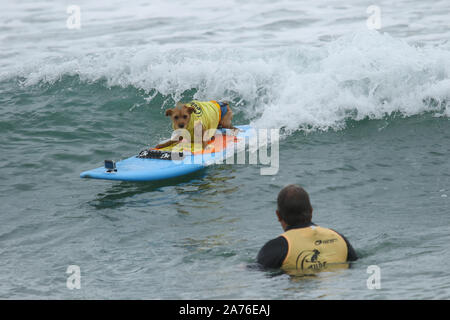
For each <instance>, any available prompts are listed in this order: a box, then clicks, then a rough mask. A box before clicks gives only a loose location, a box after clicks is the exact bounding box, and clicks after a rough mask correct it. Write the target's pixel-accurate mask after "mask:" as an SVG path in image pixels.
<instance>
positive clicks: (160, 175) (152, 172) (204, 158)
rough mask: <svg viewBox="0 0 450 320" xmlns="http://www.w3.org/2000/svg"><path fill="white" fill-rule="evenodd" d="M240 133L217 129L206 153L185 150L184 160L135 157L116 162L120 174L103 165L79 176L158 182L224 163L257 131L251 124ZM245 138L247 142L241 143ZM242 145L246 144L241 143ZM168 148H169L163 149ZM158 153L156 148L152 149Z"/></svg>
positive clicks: (245, 126)
mask: <svg viewBox="0 0 450 320" xmlns="http://www.w3.org/2000/svg"><path fill="white" fill-rule="evenodd" d="M236 128H238V129H239V130H240V131H239V132H238V133H237V134H236V135H233V134H232V131H231V130H229V129H218V130H217V132H216V135H215V136H214V137H215V139H214V140H213V141H211V142H210V143H209V144H208V147H207V148H205V150H201V151H195V150H194V151H193V150H191V148H189V150H188V149H184V150H183V158H182V159H181V160H163V159H151V158H139V157H138V156H133V157H130V158H127V159H125V160H121V161H118V162H117V163H116V170H117V171H108V170H107V169H106V168H105V167H104V166H103V167H99V168H96V169H93V170H89V171H85V172H82V173H81V174H80V177H81V178H90V179H103V180H118V181H157V180H164V179H169V178H174V177H178V176H182V175H186V174H190V173H192V172H195V171H198V170H200V169H203V168H205V167H207V166H209V165H212V164H215V163H219V162H221V161H222V162H223V160H224V159H226V158H227V157H229V156H234V154H235V153H236V152H238V151H240V148H242V147H244V148H245V139H246V137H250V138H251V137H252V136H253V135H254V134H255V130H252V127H251V126H249V125H244V126H236ZM242 139H244V141H242ZM240 142H243V143H240ZM164 149H167V148H164ZM150 150H156V149H150Z"/></svg>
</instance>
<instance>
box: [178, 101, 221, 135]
mask: <svg viewBox="0 0 450 320" xmlns="http://www.w3.org/2000/svg"><path fill="white" fill-rule="evenodd" d="M185 105H186V106H188V107H193V108H194V112H192V113H191V119H190V120H189V123H188V125H187V127H186V130H188V131H189V134H190V135H191V141H194V125H195V123H196V122H197V121H200V122H201V123H202V125H203V128H204V129H205V130H209V129H217V126H218V125H219V122H220V117H221V114H220V113H221V112H220V105H219V104H218V103H217V102H216V101H214V100H212V101H206V102H203V101H197V100H193V101H191V102H189V103H185ZM213 135H214V133H213V131H210V132H209V135H208V136H206V137H204V139H205V140H209V139H210V138H211V137H212V136H213Z"/></svg>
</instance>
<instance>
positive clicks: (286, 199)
mask: <svg viewBox="0 0 450 320" xmlns="http://www.w3.org/2000/svg"><path fill="white" fill-rule="evenodd" d="M277 203H278V212H279V213H280V216H281V218H282V219H283V220H284V222H286V223H287V224H288V225H289V226H295V225H299V224H305V223H310V222H311V219H312V207H311V203H310V202H309V195H308V193H307V192H306V191H305V190H304V189H303V188H302V187H300V186H298V185H295V184H290V185H288V186H286V187H284V188H283V189H282V190H281V191H280V193H279V194H278V199H277Z"/></svg>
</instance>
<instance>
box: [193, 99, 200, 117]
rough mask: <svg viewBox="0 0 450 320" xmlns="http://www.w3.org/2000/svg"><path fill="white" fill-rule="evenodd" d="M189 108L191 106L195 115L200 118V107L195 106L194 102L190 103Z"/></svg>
mask: <svg viewBox="0 0 450 320" xmlns="http://www.w3.org/2000/svg"><path fill="white" fill-rule="evenodd" d="M191 106H193V107H194V109H195V110H194V114H195V115H197V116H200V115H201V114H202V113H203V111H202V108H200V106H199V105H198V104H196V103H195V102H191Z"/></svg>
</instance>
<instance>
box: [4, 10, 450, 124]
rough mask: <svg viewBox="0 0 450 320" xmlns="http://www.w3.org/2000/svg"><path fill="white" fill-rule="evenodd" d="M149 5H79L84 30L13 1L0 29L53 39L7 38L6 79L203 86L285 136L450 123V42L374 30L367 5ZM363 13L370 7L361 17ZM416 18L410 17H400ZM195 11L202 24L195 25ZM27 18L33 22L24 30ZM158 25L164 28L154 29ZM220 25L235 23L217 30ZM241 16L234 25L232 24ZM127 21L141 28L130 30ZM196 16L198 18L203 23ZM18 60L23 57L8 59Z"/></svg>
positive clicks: (179, 90) (173, 90) (176, 94)
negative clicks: (358, 126) (357, 123)
mask: <svg viewBox="0 0 450 320" xmlns="http://www.w3.org/2000/svg"><path fill="white" fill-rule="evenodd" d="M403 2H404V4H408V3H409V2H408V1H403ZM287 4H289V5H288V6H287ZM146 5H147V4H146V2H142V3H138V4H134V6H131V5H130V6H129V7H124V6H123V5H121V4H119V3H116V2H111V3H109V5H108V6H104V5H101V3H100V4H97V5H94V4H90V3H89V2H81V7H82V9H83V10H84V11H83V12H84V15H83V17H84V18H83V19H84V20H83V21H84V22H83V23H84V25H83V26H82V28H81V31H79V32H78V33H76V32H74V33H67V30H62V31H61V30H59V29H58V28H59V27H58V28H56V27H55V25H54V24H55V22H53V23H52V22H48V21H47V20H45V19H43V20H42V21H41V20H38V19H37V18H36V16H37V12H38V11H36V10H39V9H42V7H39V6H33V5H32V4H31V3H28V4H27V3H25V4H22V7H20V6H19V7H15V6H14V5H11V8H12V9H11V8H7V10H8V9H9V10H10V13H11V12H14V13H15V15H16V17H15V18H14V17H11V18H10V19H7V20H5V22H4V24H3V25H0V27H4V28H9V27H11V26H16V27H17V28H19V29H21V31H22V32H24V34H25V40H26V39H27V38H28V39H35V38H36V37H37V35H36V34H37V33H39V31H38V30H37V28H38V27H39V26H43V27H44V30H47V31H48V32H50V34H51V35H53V36H54V39H50V38H48V37H47V38H45V40H43V44H41V48H40V50H36V51H33V50H29V49H28V50H27V46H26V43H27V42H26V41H24V40H20V39H19V36H18V34H14V33H12V36H10V37H4V38H2V39H0V41H2V43H4V42H5V41H6V40H5V39H9V40H11V43H12V44H13V45H12V46H10V47H8V48H7V50H6V53H4V54H5V57H1V56H0V63H1V64H2V65H3V66H4V68H3V70H2V72H1V73H0V80H5V79H10V78H20V79H21V81H22V84H23V85H25V86H29V85H36V84H38V83H41V82H44V83H50V84H51V83H54V82H56V81H58V80H59V79H61V77H63V76H66V75H76V76H79V77H80V79H81V80H82V81H84V82H93V81H97V80H100V79H106V81H107V85H108V86H111V87H112V86H121V87H126V86H134V87H136V88H139V89H143V90H145V91H147V92H150V91H152V90H153V89H154V90H157V92H159V93H161V94H163V95H166V96H167V95H170V96H172V97H173V98H174V99H175V100H178V99H179V98H180V97H181V95H182V94H183V92H185V91H187V90H191V89H196V90H197V93H196V95H195V97H196V98H198V99H227V100H233V101H235V102H236V101H238V103H237V105H236V106H235V108H236V111H237V112H242V113H244V114H245V116H246V118H247V119H248V121H251V123H252V124H253V125H255V126H257V127H262V128H280V127H283V128H285V129H286V130H287V131H288V132H289V131H295V130H298V129H302V130H326V129H329V128H334V129H338V128H342V127H343V125H344V122H345V120H346V119H355V120H360V119H364V118H366V117H368V118H373V119H377V118H382V117H384V116H386V115H388V114H391V113H393V112H399V113H401V114H403V115H405V116H410V115H416V114H420V113H422V112H426V111H432V112H436V114H437V115H440V116H449V113H450V112H449V107H448V101H449V99H450V86H449V81H450V49H449V48H448V45H447V44H445V43H440V44H439V45H437V44H436V42H433V41H429V43H427V40H429V38H430V37H431V35H432V33H431V32H428V33H427V32H426V31H424V30H422V29H421V30H422V31H423V37H422V38H421V39H418V38H417V37H418V36H417V35H414V36H410V37H406V38H405V39H404V38H402V37H395V36H391V35H389V34H388V33H384V32H383V30H382V31H381V32H380V33H379V32H377V31H369V30H367V29H366V28H365V18H364V14H365V9H364V8H363V7H364V6H362V7H361V6H360V5H357V4H354V5H353V6H350V5H349V6H344V7H340V6H338V4H335V5H331V6H324V7H322V6H321V5H319V4H316V5H314V6H313V5H309V6H303V5H298V4H296V2H290V1H287V2H283V3H282V4H274V3H271V2H266V1H259V2H258V3H251V4H246V5H242V6H241V7H240V10H237V9H236V8H237V7H236V3H234V2H233V1H225V2H224V3H223V4H222V6H221V7H220V10H216V9H215V7H214V6H211V5H208V4H207V3H206V2H202V1H194V2H183V1H178V2H174V3H172V4H166V3H165V2H164V3H163V2H161V3H159V5H160V7H158V6H156V4H155V3H153V2H152V4H150V8H151V9H152V10H147V9H146V8H147V6H146ZM439 7H441V8H446V4H445V2H438V3H437V4H436V8H439ZM43 8H47V10H49V12H50V13H49V17H50V18H56V17H59V16H58V14H57V12H56V11H55V10H56V9H55V8H53V11H52V10H51V7H49V6H44V7H43ZM57 8H59V7H57ZM181 8H183V10H181ZM361 8H362V9H364V11H362V13H361V16H358V14H357V12H359V11H361ZM397 9H400V8H399V7H397ZM199 10H200V11H199ZM389 10H393V8H392V7H387V6H384V7H383V12H385V13H386V12H389ZM421 10H424V11H426V10H432V9H430V8H428V9H427V8H425V7H421ZM433 10H437V9H433ZM416 11H417V10H416ZM416 11H415V9H414V8H412V9H411V8H410V10H409V11H407V12H406V13H405V12H403V13H404V15H403V16H402V17H403V19H407V18H405V17H411V16H414V12H416ZM198 13H201V14H202V17H203V18H202V19H197V20H195V19H194V20H192V19H193V17H195V15H196V14H198ZM231 13H233V15H230V14H231ZM305 13H306V14H305ZM319 13H320V14H319ZM337 13H339V14H340V15H337V16H335V14H337ZM416 13H417V12H416ZM64 14H65V11H64ZM321 14H322V15H324V16H325V17H328V20H326V19H324V18H323V17H322V18H320V17H321ZM62 17H64V15H63V16H62ZM251 17H253V19H250V18H251ZM296 17H297V19H298V21H297V20H295V19H296ZM306 17H309V19H310V20H308V19H306ZM351 17H353V18H351ZM439 17H440V15H438V14H435V15H434V19H435V20H436V19H437V20H438V21H440V20H439ZM50 18H49V19H50ZM100 18H102V19H103V20H102V19H100ZM30 19H31V20H32V21H34V23H28V22H27V21H28V20H30ZM33 19H34V20H33ZM133 19H134V20H133ZM152 19H153V20H152ZM155 19H156V21H158V23H156V24H152V21H154V20H155ZM158 19H159V20H158ZM180 19H181V21H180ZM223 19H228V20H229V21H227V23H223V24H221V23H214V21H222V20H223ZM302 19H303V20H302ZM321 19H322V20H321ZM342 19H344V20H342ZM239 20H240V21H241V22H240V27H239V28H238V29H236V28H235V27H233V26H236V25H238V24H239ZM300 20H301V21H303V22H302V23H300V22H299V21H300ZM49 21H52V20H51V19H50V20H49ZM108 21H109V22H108ZM111 21H115V22H116V24H117V25H118V26H121V28H118V27H117V26H116V25H114V24H112V23H110V22H111ZM131 21H135V22H136V23H135V25H132V26H131V25H127V27H126V28H125V27H123V26H124V25H125V24H126V23H130V22H131ZM192 21H197V22H195V24H196V25H195V26H193V25H192V23H194V22H192ZM305 21H306V22H305ZM325 22H326V23H325ZM146 23H148V25H146ZM298 23H299V24H298ZM324 23H325V25H327V28H328V30H337V31H336V32H331V31H330V32H329V33H328V36H329V39H334V40H327V41H326V42H324V41H322V40H320V39H322V38H323V37H324V30H325V29H324V27H323V24H324ZM430 23H432V22H430ZM384 24H385V25H387V28H388V29H389V28H390V30H392V32H393V33H394V34H400V35H402V34H405V33H407V32H406V31H405V30H404V27H401V26H399V27H396V28H394V26H395V24H394V23H393V22H392V21H391V20H390V18H389V17H386V19H385V20H384ZM330 25H333V27H330ZM58 26H59V25H58ZM122 27H123V28H122ZM419 27H420V26H416V28H419ZM422 27H423V28H425V27H424V25H422ZM45 28H47V29H45ZM116 28H117V29H116ZM150 29H152V32H151V34H150V33H149V32H148V31H149V30H150ZM153 29H154V30H153ZM355 29H358V31H354V30H355ZM52 30H53V31H52ZM57 30H59V31H57ZM300 30H301V31H302V32H300V33H299V31H300ZM350 30H352V31H351V32H350ZM399 30H400V31H399ZM52 32H53V33H52ZM208 32H209V33H211V34H209V33H208ZM65 33H67V34H65ZM144 33H145V35H144ZM306 33H308V35H306ZM417 33H418V34H420V32H419V30H417ZM441 34H442V33H441ZM433 37H436V34H433ZM163 38H164V39H166V40H163ZM244 38H245V39H247V40H245V41H246V42H245V45H244V44H243V41H244ZM170 39H172V40H170ZM212 39H215V40H214V41H212ZM218 39H220V40H221V41H219V40H218ZM312 39H316V40H315V41H314V40H312ZM169 40H170V41H169ZM407 40H409V41H407ZM418 43H420V45H418ZM44 47H45V48H44ZM19 49H20V50H19ZM13 53H17V54H19V56H20V58H16V59H13V58H11V57H12V54H13Z"/></svg>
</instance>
